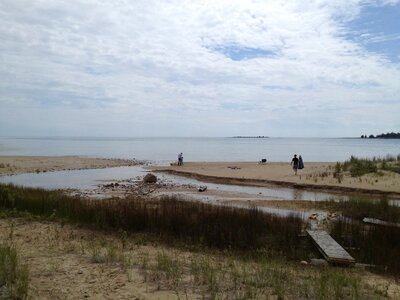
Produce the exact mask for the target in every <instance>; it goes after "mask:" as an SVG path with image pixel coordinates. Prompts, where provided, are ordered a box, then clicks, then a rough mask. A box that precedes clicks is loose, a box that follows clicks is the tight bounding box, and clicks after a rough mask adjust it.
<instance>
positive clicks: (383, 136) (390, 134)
mask: <svg viewBox="0 0 400 300" xmlns="http://www.w3.org/2000/svg"><path fill="white" fill-rule="evenodd" d="M361 138H362V139H368V138H369V139H400V132H398V133H396V132H388V133H381V134H378V135H376V136H374V135H373V134H370V135H369V136H367V135H366V134H365V135H364V134H363V135H361Z"/></svg>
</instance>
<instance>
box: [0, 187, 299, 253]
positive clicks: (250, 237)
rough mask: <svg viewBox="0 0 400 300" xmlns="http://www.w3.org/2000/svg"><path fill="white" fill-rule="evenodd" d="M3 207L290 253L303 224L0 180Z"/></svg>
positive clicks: (252, 212) (167, 200)
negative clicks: (98, 197) (88, 196)
mask: <svg viewBox="0 0 400 300" xmlns="http://www.w3.org/2000/svg"><path fill="white" fill-rule="evenodd" d="M0 208H3V209H7V210H9V211H11V212H12V211H14V212H15V211H17V212H28V213H31V214H33V215H37V216H41V217H46V218H50V219H57V220H64V221H69V222H78V223H81V224H90V225H91V226H94V227H96V228H100V229H104V228H107V229H112V230H122V231H127V232H150V233H154V234H156V235H159V236H162V237H164V238H165V240H168V239H176V240H180V241H182V242H183V243H187V244H190V245H203V246H206V247H213V248H218V249H237V250H244V251H247V250H255V249H261V248H262V249H265V248H268V250H269V251H270V252H271V253H279V254H282V255H286V256H288V257H293V258H294V257H297V256H298V255H302V254H301V253H300V252H299V247H298V245H299V243H300V239H299V237H298V236H299V235H300V233H301V231H302V227H303V226H304V224H303V221H302V219H301V218H299V217H295V216H290V217H280V216H275V215H272V214H267V213H264V212H261V211H260V210H258V209H257V208H250V209H247V208H235V207H228V206H217V205H211V204H204V203H200V202H192V201H184V200H180V199H178V198H174V197H164V198H162V199H161V200H143V199H140V198H130V199H124V200H121V199H109V200H101V201H99V200H88V199H81V198H78V197H69V196H67V195H64V194H62V193H60V192H54V191H45V190H42V189H31V188H21V187H15V186H13V185H0Z"/></svg>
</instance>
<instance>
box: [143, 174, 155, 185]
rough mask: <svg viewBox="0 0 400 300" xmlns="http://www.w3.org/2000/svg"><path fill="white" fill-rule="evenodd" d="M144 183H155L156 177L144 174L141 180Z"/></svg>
mask: <svg viewBox="0 0 400 300" xmlns="http://www.w3.org/2000/svg"><path fill="white" fill-rule="evenodd" d="M143 182H144V183H156V182H157V176H156V175H154V174H151V173H148V174H146V176H144V178H143Z"/></svg>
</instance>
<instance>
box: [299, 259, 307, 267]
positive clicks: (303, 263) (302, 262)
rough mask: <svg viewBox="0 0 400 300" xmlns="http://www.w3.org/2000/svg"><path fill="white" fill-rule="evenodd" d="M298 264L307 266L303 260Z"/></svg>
mask: <svg viewBox="0 0 400 300" xmlns="http://www.w3.org/2000/svg"><path fill="white" fill-rule="evenodd" d="M300 264H302V265H305V266H306V265H308V262H306V261H305V260H302V261H301V262H300Z"/></svg>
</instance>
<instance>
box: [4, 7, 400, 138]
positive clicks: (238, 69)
mask: <svg viewBox="0 0 400 300" xmlns="http://www.w3.org/2000/svg"><path fill="white" fill-rule="evenodd" d="M365 5H375V6H382V5H398V1H371V2H365V1H345V0H341V1H322V0H315V1H306V2H304V1H239V0H236V1H222V0H220V1H200V2H199V1H168V2H164V1H122V0H121V1H112V2H103V1H96V0H88V1H57V2H53V1H46V0H41V1H35V2H33V3H31V2H27V1H22V0H19V1H18V0H17V1H15V0H14V1H11V0H6V1H2V3H1V4H0V39H1V40H2V43H1V44H0V60H1V65H0V76H1V78H2V80H1V82H0V91H1V93H0V105H1V106H2V107H3V108H7V109H8V110H9V111H12V112H13V115H19V114H21V115H24V116H25V117H26V118H24V121H21V122H25V128H26V131H27V132H29V128H32V125H33V127H34V126H35V124H36V123H40V122H39V121H38V120H37V118H34V117H32V118H30V117H29V114H27V113H26V112H27V111H32V112H35V114H40V115H41V116H43V114H42V113H41V111H42V110H43V111H46V110H48V109H51V111H52V112H53V113H54V114H56V115H62V112H63V111H75V110H77V111H79V113H76V114H71V118H72V119H76V120H75V121H76V124H80V126H81V127H79V126H78V127H76V126H75V127H76V128H75V127H74V129H72V128H71V127H69V126H66V125H65V124H66V123H65V120H64V118H60V119H57V118H56V119H52V120H51V123H49V125H51V126H53V128H59V130H58V131H57V133H58V134H62V133H63V132H64V133H65V134H71V132H73V133H74V134H76V132H79V128H81V129H84V130H85V131H87V132H88V134H89V135H90V132H97V131H102V130H101V129H100V130H99V129H97V128H102V127H103V126H105V125H104V118H108V120H109V121H108V122H107V126H108V127H107V132H109V131H110V132H111V133H112V132H113V129H112V128H115V130H117V129H118V130H121V127H122V126H120V125H118V122H121V123H123V124H124V127H125V128H138V127H141V126H142V127H143V129H142V130H134V131H133V132H132V134H140V133H142V134H140V135H146V132H147V133H148V134H154V133H155V132H156V131H157V130H158V132H162V134H163V135H168V132H169V131H171V133H170V134H169V135H174V134H177V135H191V134H195V135H199V134H200V135H202V134H205V135H217V134H218V135H224V132H227V133H228V132H230V131H237V132H238V134H241V133H242V132H241V131H242V130H243V128H245V130H246V131H249V132H250V131H251V130H256V128H262V129H264V130H274V131H275V132H276V133H269V132H260V134H265V135H280V134H287V132H288V131H289V130H290V128H287V129H284V128H283V127H284V126H285V125H284V121H283V120H287V119H288V118H291V117H292V115H293V112H301V113H302V114H303V115H305V116H310V118H307V117H305V118H304V121H307V120H308V121H309V122H310V123H312V124H317V123H319V122H320V121H321V120H322V118H326V117H327V116H326V114H321V112H322V111H323V110H324V108H329V113H330V114H331V115H333V117H332V118H335V116H337V118H336V119H340V118H339V117H338V116H342V115H343V111H344V110H349V111H348V113H346V114H345V115H346V117H347V118H348V120H349V122H351V123H353V124H354V126H353V127H354V128H355V129H354V130H359V129H360V127H361V126H364V124H360V123H358V119H357V118H356V117H358V115H356V114H352V113H351V112H352V109H354V108H357V109H360V107H367V108H371V109H372V107H371V106H368V105H366V104H367V103H369V102H370V101H380V102H381V103H385V101H393V99H394V100H395V101H400V99H399V95H400V87H399V85H398V82H399V81H400V66H399V64H396V63H393V62H391V61H389V60H387V59H386V58H385V57H384V56H382V55H380V54H378V53H376V52H369V51H368V50H367V49H365V48H364V46H363V45H362V43H360V42H358V41H357V40H355V39H350V38H348V34H349V33H351V32H352V29H351V28H349V27H348V24H349V22H350V21H352V20H355V19H357V18H359V17H360V14H362V11H363V7H365ZM398 34H399V33H395V34H393V35H391V36H385V37H383V36H382V37H379V36H375V35H365V36H364V38H365V39H369V40H370V41H371V42H372V41H378V40H379V38H386V39H387V38H388V37H392V38H397V36H398ZM332 103H335V105H334V106H333V107H332ZM364 105H366V106H364ZM388 105H389V107H390V104H388ZM4 111H5V110H3V112H4ZM363 111H364V110H363ZM56 112H57V113H56ZM385 113H386V114H388V118H387V121H386V122H385V120H384V118H383V120H382V122H384V124H386V126H387V127H391V126H394V125H396V124H394V123H393V118H392V116H393V115H394V114H395V112H394V111H393V110H391V109H387V110H386V111H385ZM0 116H1V117H2V121H0V125H1V126H0V127H2V128H9V130H11V131H12V128H11V126H10V125H9V124H11V117H10V116H6V115H5V113H2V112H0ZM13 117H14V116H13ZM89 117H90V118H91V120H92V121H91V122H90V123H88V122H87V118H89ZM311 118H312V119H311ZM329 118H330V119H331V117H329ZM301 119H302V120H303V118H301ZM149 120H151V123H152V124H153V125H152V126H154V128H155V129H151V130H150V129H148V131H146V128H149V126H148V124H149ZM265 120H275V122H279V124H281V127H280V128H279V127H271V126H269V125H268V126H267V125H265ZM322 121H323V120H322ZM241 124H247V125H246V126H244V125H243V126H241ZM357 124H359V125H357ZM397 125H398V124H397ZM229 126H231V127H232V128H231V129H229V130H228V129H227V128H229ZM252 126H253V127H252ZM282 126H283V127H282ZM371 126H372V125H371ZM37 127H38V129H37V132H40V131H43V132H44V134H45V130H46V128H45V124H42V125H37ZM184 127H185V130H183V129H182V128H184ZM215 127H218V128H219V129H218V130H217V131H216V130H213V129H215ZM339 127H340V126H338V128H339ZM22 128H24V126H23V125H22ZM202 128H203V129H204V131H205V132H204V133H203V132H202V130H201V129H202ZM224 128H225V129H224ZM252 128H253V129H252ZM304 128H307V130H305V133H304V134H305V135H307V134H310V135H312V134H313V133H312V132H311V129H310V126H305V127H304ZM388 129H389V128H388ZM190 130H192V132H191V131H190ZM339 130H343V128H342V129H338V133H339ZM21 131H23V129H21ZM35 132H36V131H35ZM103 132H104V130H103ZM216 133H217V134H216ZM0 134H4V132H2V130H1V129H0ZM127 135H129V134H127ZM342 135H343V133H342ZM357 135H358V134H357Z"/></svg>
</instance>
